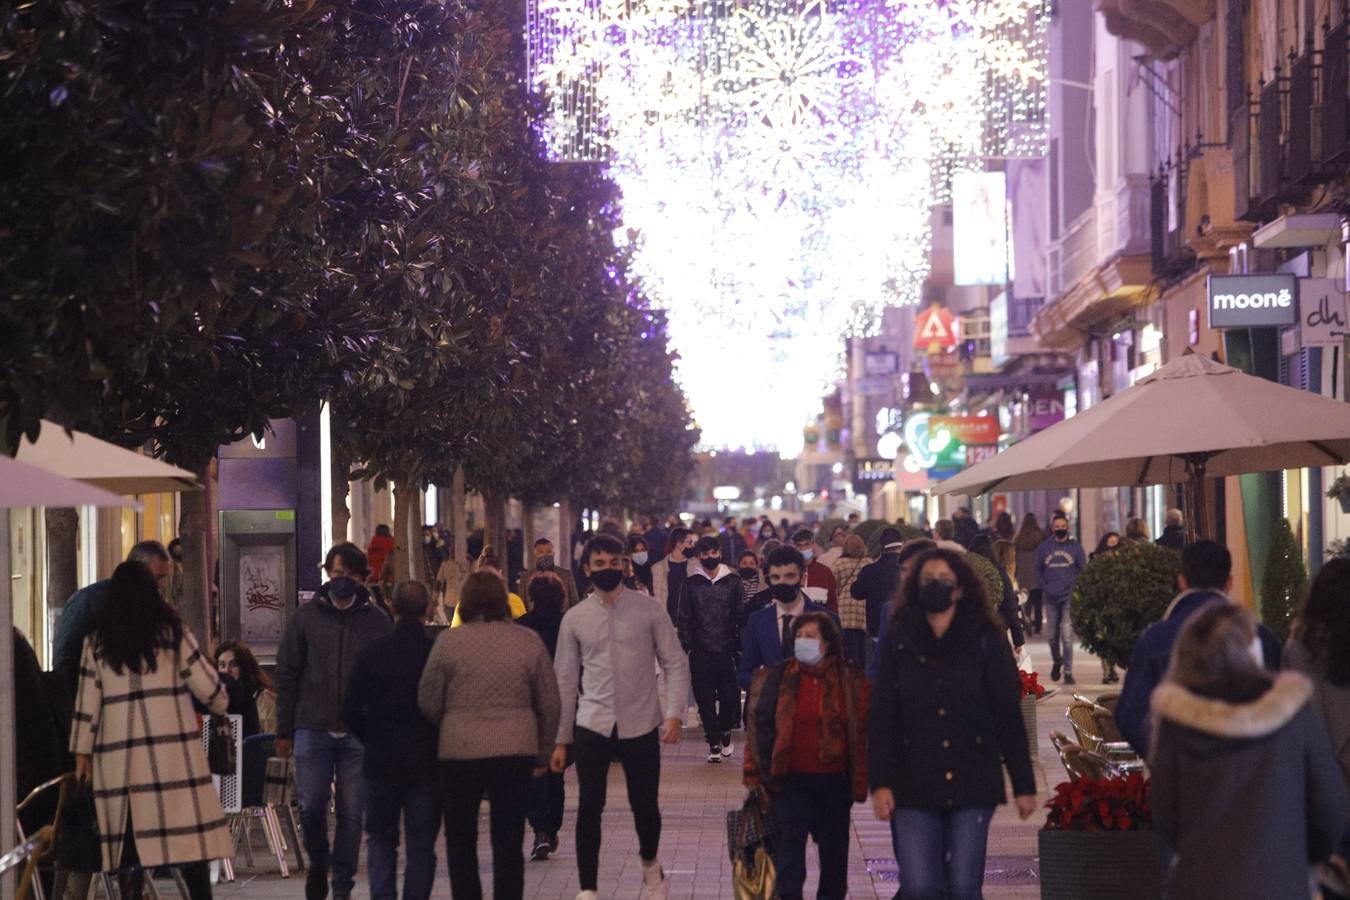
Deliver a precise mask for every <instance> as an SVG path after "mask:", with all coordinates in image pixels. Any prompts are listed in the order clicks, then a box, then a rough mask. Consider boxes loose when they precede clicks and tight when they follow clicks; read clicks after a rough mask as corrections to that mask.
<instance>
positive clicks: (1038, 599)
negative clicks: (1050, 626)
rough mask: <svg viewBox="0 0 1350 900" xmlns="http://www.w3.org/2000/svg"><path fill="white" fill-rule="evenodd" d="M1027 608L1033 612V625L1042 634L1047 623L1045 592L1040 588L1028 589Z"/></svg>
mask: <svg viewBox="0 0 1350 900" xmlns="http://www.w3.org/2000/svg"><path fill="white" fill-rule="evenodd" d="M1027 608H1028V610H1029V611H1030V613H1031V627H1032V628H1034V629H1036V633H1037V634H1040V633H1041V628H1042V627H1044V625H1045V592H1044V591H1043V590H1041V589H1040V588H1032V589H1031V590H1029V591H1027Z"/></svg>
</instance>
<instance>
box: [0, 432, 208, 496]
mask: <svg viewBox="0 0 1350 900" xmlns="http://www.w3.org/2000/svg"><path fill="white" fill-rule="evenodd" d="M15 459H17V460H19V462H23V463H28V464H29V465H32V466H37V467H38V468H42V469H46V470H47V471H48V472H54V473H56V474H57V475H62V476H64V477H66V478H73V479H75V480H76V481H83V482H84V483H85V484H92V485H94V486H96V487H101V488H103V489H104V490H108V491H112V492H113V493H115V494H157V493H164V492H175V491H187V490H192V489H193V488H195V487H196V486H197V479H196V478H195V477H194V476H193V474H192V473H191V472H189V471H187V470H186V469H180V468H178V467H176V466H171V465H169V464H168V463H166V462H161V461H160V460H158V459H155V458H154V457H150V456H145V455H144V454H141V453H135V452H133V451H131V450H124V449H123V448H121V447H118V446H117V445H116V444H110V443H108V442H107V441H103V440H99V439H98V438H96V437H93V436H92V435H88V434H85V433H83V432H80V431H71V432H69V433H67V432H66V430H65V429H64V428H63V427H61V426H60V425H57V424H56V423H55V422H48V421H46V420H45V419H44V420H43V422H42V429H41V431H39V432H38V437H37V440H36V441H29V440H28V439H27V438H25V439H24V441H23V443H22V444H20V445H19V452H18V454H17V455H16V456H15ZM44 505H46V506H55V505H57V504H52V503H48V504H44Z"/></svg>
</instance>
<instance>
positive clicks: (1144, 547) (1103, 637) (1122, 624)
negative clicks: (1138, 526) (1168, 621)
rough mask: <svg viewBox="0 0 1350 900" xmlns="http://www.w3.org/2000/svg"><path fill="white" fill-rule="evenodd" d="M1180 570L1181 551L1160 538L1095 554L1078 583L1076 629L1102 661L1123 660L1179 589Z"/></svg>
mask: <svg viewBox="0 0 1350 900" xmlns="http://www.w3.org/2000/svg"><path fill="white" fill-rule="evenodd" d="M1180 574H1181V554H1180V553H1178V552H1176V551H1175V550H1170V549H1168V548H1167V547H1160V546H1158V545H1157V544H1126V545H1124V546H1122V547H1121V549H1120V550H1118V551H1116V552H1115V553H1109V554H1103V555H1101V556H1098V557H1096V558H1095V559H1093V560H1092V561H1090V562H1089V563H1088V564H1087V568H1086V569H1084V570H1083V574H1082V575H1080V576H1078V583H1077V584H1076V585H1075V586H1074V592H1073V600H1072V604H1073V605H1072V614H1073V630H1074V632H1075V633H1076V634H1077V635H1078V637H1079V639H1080V640H1081V641H1082V642H1083V646H1085V647H1087V648H1088V650H1090V651H1092V652H1093V653H1094V654H1096V655H1097V656H1099V657H1101V658H1102V659H1103V660H1104V661H1106V662H1108V663H1112V664H1114V665H1117V666H1123V665H1125V664H1126V663H1128V662H1129V661H1130V654H1131V653H1132V652H1133V651H1134V642H1135V641H1136V640H1138V639H1139V635H1140V634H1142V633H1143V631H1144V629H1145V628H1147V627H1148V626H1149V625H1150V624H1152V623H1153V622H1156V621H1158V620H1159V619H1161V618H1162V617H1163V613H1164V612H1166V611H1167V605H1168V604H1169V603H1171V602H1172V598H1173V597H1175V596H1176V595H1177V576H1178V575H1180Z"/></svg>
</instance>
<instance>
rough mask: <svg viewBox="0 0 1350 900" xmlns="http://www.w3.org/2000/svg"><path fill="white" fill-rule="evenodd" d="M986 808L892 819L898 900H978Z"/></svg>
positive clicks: (912, 812)
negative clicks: (898, 876)
mask: <svg viewBox="0 0 1350 900" xmlns="http://www.w3.org/2000/svg"><path fill="white" fill-rule="evenodd" d="M993 817H994V809H993V807H990V806H984V807H968V808H966V809H953V810H949V811H947V812H939V811H936V810H928V809H913V808H902V809H897V810H896V811H895V815H894V816H893V817H892V818H891V843H892V845H893V846H894V848H895V861H896V862H897V863H898V864H899V866H900V894H899V897H900V898H901V900H980V897H981V890H982V888H983V886H984V851H985V844H986V842H987V841H988V838H989V820H990V819H992V818H993Z"/></svg>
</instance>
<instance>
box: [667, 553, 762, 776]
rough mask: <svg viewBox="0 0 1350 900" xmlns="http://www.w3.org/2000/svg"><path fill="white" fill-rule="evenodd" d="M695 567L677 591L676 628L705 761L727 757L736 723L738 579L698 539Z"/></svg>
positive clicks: (738, 705) (740, 600) (742, 596)
mask: <svg viewBox="0 0 1350 900" xmlns="http://www.w3.org/2000/svg"><path fill="white" fill-rule="evenodd" d="M695 552H696V553H697V558H698V563H699V564H698V565H697V566H693V565H691V566H690V567H689V578H688V580H686V581H685V583H684V586H683V587H681V588H680V599H679V605H678V607H677V608H676V616H675V627H676V630H677V631H678V632H679V635H680V645H681V646H683V647H684V650H685V652H686V653H688V654H689V674H690V678H691V679H692V681H693V685H694V702H695V703H697V704H698V715H699V718H700V719H701V720H702V721H703V736H704V737H705V738H707V740H708V762H710V763H712V762H716V763H720V762H721V761H722V760H723V759H724V758H726V757H729V756H731V751H732V745H731V730H732V729H733V728H736V727H737V726H738V725H739V724H740V721H741V689H740V686H739V685H738V684H737V683H736V651H737V650H738V649H739V648H740V646H741V606H742V604H743V603H744V602H745V589H744V587H743V586H742V585H741V576H739V575H737V574H736V572H735V571H734V570H732V569H731V568H730V567H729V566H727V565H726V564H725V563H723V562H722V547H721V543H720V542H719V541H718V540H717V538H715V537H705V538H700V539H699V542H698V544H697V546H696V547H695Z"/></svg>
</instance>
